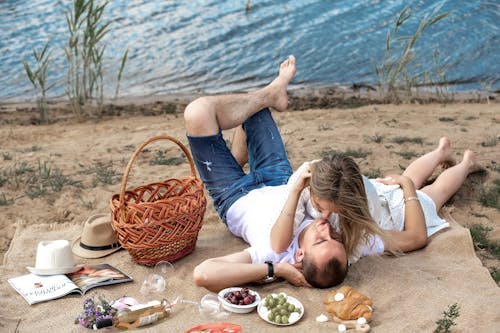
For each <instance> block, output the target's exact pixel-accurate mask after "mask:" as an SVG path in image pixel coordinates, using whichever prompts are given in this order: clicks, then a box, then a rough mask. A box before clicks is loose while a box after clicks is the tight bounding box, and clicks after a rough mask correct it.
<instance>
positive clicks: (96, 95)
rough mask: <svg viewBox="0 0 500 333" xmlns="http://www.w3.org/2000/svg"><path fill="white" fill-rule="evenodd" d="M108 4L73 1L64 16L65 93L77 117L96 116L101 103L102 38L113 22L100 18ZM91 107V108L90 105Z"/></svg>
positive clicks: (100, 109) (122, 65)
mask: <svg viewBox="0 0 500 333" xmlns="http://www.w3.org/2000/svg"><path fill="white" fill-rule="evenodd" d="M108 3H109V1H104V2H103V3H102V4H97V2H96V1H94V0H74V1H73V6H72V10H68V11H66V13H65V16H66V22H67V26H68V32H69V38H68V44H67V46H66V47H64V53H65V55H66V60H67V62H68V73H67V89H66V94H67V96H68V98H69V100H70V103H71V107H72V109H73V111H74V113H75V114H76V115H77V116H82V115H84V114H85V115H88V116H98V117H100V116H101V115H102V112H103V100H104V54H105V50H106V45H104V44H103V39H104V37H105V36H106V35H107V34H108V33H109V31H110V25H111V23H112V22H113V21H114V20H110V21H105V20H104V19H103V14H104V10H105V9H106V6H107V5H108ZM127 57H128V50H127V51H126V52H125V53H124V55H123V56H122V59H121V66H120V70H119V72H118V83H117V86H116V90H115V98H116V97H117V96H118V91H119V83H120V80H121V78H122V74H123V70H124V68H125V63H126V61H127ZM93 104H94V105H93Z"/></svg>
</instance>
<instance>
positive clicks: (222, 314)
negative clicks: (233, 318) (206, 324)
mask: <svg viewBox="0 0 500 333" xmlns="http://www.w3.org/2000/svg"><path fill="white" fill-rule="evenodd" d="M198 311H199V312H200V315H201V316H202V317H205V318H207V319H219V320H221V319H225V318H227V317H228V316H229V312H227V311H225V310H224V309H223V308H222V304H221V303H220V301H219V296H218V295H216V294H213V293H208V294H206V295H205V296H203V297H202V298H201V300H200V303H199V304H198Z"/></svg>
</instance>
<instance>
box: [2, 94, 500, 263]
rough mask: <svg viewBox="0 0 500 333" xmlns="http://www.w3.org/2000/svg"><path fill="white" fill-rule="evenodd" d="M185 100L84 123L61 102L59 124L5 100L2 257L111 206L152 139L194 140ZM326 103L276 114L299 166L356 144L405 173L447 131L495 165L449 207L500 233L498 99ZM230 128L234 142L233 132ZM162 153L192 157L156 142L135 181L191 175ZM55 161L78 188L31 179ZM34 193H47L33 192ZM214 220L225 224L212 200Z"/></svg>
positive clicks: (377, 164)
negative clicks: (43, 228) (490, 199)
mask: <svg viewBox="0 0 500 333" xmlns="http://www.w3.org/2000/svg"><path fill="white" fill-rule="evenodd" d="M185 100H186V98H184V99H182V98H181V99H179V100H175V101H174V102H178V103H171V101H163V102H155V101H151V100H149V101H139V102H138V103H128V104H127V103H125V104H123V105H117V106H115V108H114V109H113V110H115V111H116V112H115V113H116V114H118V115H115V116H106V117H104V118H102V119H100V120H99V121H97V120H77V119H75V118H74V117H72V115H71V112H70V111H69V110H68V109H67V108H64V107H61V106H57V107H56V105H55V104H52V105H51V119H52V120H57V121H55V122H54V123H52V124H49V125H32V124H33V123H37V113H36V110H34V109H33V108H32V107H31V108H29V107H28V108H27V106H26V105H23V104H12V103H11V104H5V103H4V104H3V105H2V104H0V128H1V130H0V142H1V144H0V154H1V155H0V161H1V162H0V184H1V186H0V201H1V202H2V203H3V204H6V205H2V206H1V207H0V209H1V211H0V228H1V230H2V233H1V235H0V254H4V253H5V251H7V249H8V246H9V243H10V241H11V239H12V237H13V235H14V231H15V230H14V223H15V222H16V221H17V220H19V219H22V220H24V221H26V222H27V223H31V224H36V223H64V222H68V221H75V222H79V223H80V222H82V221H84V220H85V219H86V218H87V217H88V216H89V215H90V214H92V213H96V212H107V211H108V203H109V199H110V197H111V195H112V194H114V193H119V191H120V179H121V176H122V174H123V171H124V170H125V166H126V164H127V162H128V161H129V159H130V157H131V156H132V154H133V152H134V150H135V149H136V148H137V147H138V146H139V145H140V144H141V143H142V142H143V141H145V140H146V139H147V138H149V137H152V136H155V135H160V134H167V135H170V136H173V137H175V138H177V139H179V140H180V141H182V142H183V143H184V144H187V140H186V138H185V134H184V125H183V117H182V113H181V111H182V109H183V103H184V101H185ZM179 101H180V102H179ZM299 101H300V100H299ZM319 102H321V101H319ZM317 104H322V103H317ZM324 104H325V105H326V106H325V107H324V108H316V107H314V105H312V106H311V105H309V104H307V103H302V104H301V103H297V100H296V101H295V103H294V104H292V106H291V110H290V111H289V112H285V113H281V114H278V113H274V116H275V119H276V121H277V123H278V124H279V127H280V129H281V132H282V135H283V138H284V142H285V144H286V147H287V151H288V153H289V157H290V160H291V162H292V166H293V167H298V166H299V165H300V164H301V163H302V162H303V161H305V160H311V159H314V158H318V156H320V155H321V154H322V153H323V152H326V151H329V150H337V151H347V150H349V151H351V152H356V153H364V154H365V155H366V156H364V157H357V158H356V160H357V161H358V162H359V164H360V167H361V169H362V170H363V172H365V173H367V174H369V175H375V174H378V175H383V174H386V173H389V172H391V173H393V172H396V173H401V172H402V169H404V167H406V166H407V165H408V164H409V162H410V160H408V159H406V158H405V157H403V156H401V155H400V154H410V155H411V154H412V153H415V154H417V155H420V154H423V153H425V152H427V151H430V150H431V149H433V148H434V147H435V145H436V144H437V142H438V140H439V138H440V137H441V136H448V137H449V138H450V139H451V142H452V148H453V150H454V152H455V153H454V156H455V158H456V159H457V160H460V159H461V156H462V153H463V151H464V150H465V149H466V148H470V149H472V150H473V151H475V152H476V153H477V156H478V159H479V161H480V162H481V164H482V165H484V166H485V167H486V170H487V172H486V173H484V174H482V175H474V176H471V177H469V179H468V180H467V182H466V184H465V185H464V186H463V188H462V190H461V191H460V192H459V193H458V194H457V195H456V196H455V197H454V198H452V200H450V203H449V204H448V205H449V206H452V209H453V211H454V216H455V218H456V220H457V222H458V223H460V224H462V225H464V226H469V225H472V224H482V225H484V226H487V227H490V228H492V231H491V232H490V233H489V237H490V239H493V240H499V239H500V218H499V217H500V212H499V210H497V209H496V208H489V207H485V206H483V205H482V204H481V203H480V202H479V197H480V193H481V190H480V189H481V188H484V187H485V186H492V184H493V181H495V180H496V181H497V182H498V180H499V178H500V174H499V172H500V165H499V164H498V163H500V149H499V145H500V125H499V123H500V104H499V103H498V102H493V103H491V104H487V103H451V104H424V105H420V104H401V105H391V104H372V105H364V106H360V107H356V106H354V105H355V104H356V103H352V104H353V105H352V106H351V107H350V108H345V105H344V107H342V108H336V107H333V106H331V104H328V102H325V103H324ZM299 109H300V110H299ZM226 134H228V136H227V138H228V139H229V138H230V134H231V133H230V131H228V133H226ZM397 137H402V138H410V139H414V138H421V139H422V141H423V142H422V143H421V144H420V143H412V142H407V143H402V144H398V143H395V142H394V139H395V138H397ZM158 154H164V157H165V158H169V157H183V154H182V152H181V151H180V150H179V149H176V148H175V146H174V145H173V144H172V143H169V142H158V143H154V144H152V145H150V146H148V147H147V148H146V149H145V150H144V151H143V152H142V153H141V154H140V155H139V158H138V159H137V160H136V162H135V164H134V168H133V170H132V172H131V174H130V175H129V181H128V183H127V186H129V187H131V186H137V185H141V184H145V183H150V182H154V181H157V180H161V179H165V178H171V177H172V178H178V177H181V176H185V175H188V173H189V169H188V165H187V163H186V160H185V159H184V162H183V163H182V164H180V165H177V166H171V165H154V164H152V161H154V160H155V158H156V159H157V157H159V156H160V155H158ZM49 168H50V175H51V176H50V177H49V178H51V179H53V180H54V179H58V180H63V179H64V177H62V176H66V178H65V179H66V180H67V181H68V182H74V183H75V185H68V184H67V185H64V186H63V187H62V189H60V190H57V188H54V185H53V184H52V185H51V184H49V183H47V182H46V183H44V185H40V184H42V183H43V182H42V181H40V180H36V179H34V178H30V177H33V176H41V174H42V173H43V172H42V171H43V170H45V171H46V172H48V171H49V170H48V169H49ZM23 171H24V173H23ZM58 172H59V176H58V177H55V175H57V173H58ZM61 174H62V176H61ZM99 177H100V178H99ZM106 181H109V182H110V184H107V183H105V182H106ZM2 183H3V184H2ZM29 184H32V185H34V186H35V187H31V188H30V187H29V186H28V185H29ZM27 191H28V192H29V191H31V193H37V192H38V193H41V192H44V191H45V193H42V194H41V195H40V196H39V197H35V198H33V199H32V198H30V197H29V196H28V195H27V194H26V193H27ZM497 205H498V203H497ZM204 223H205V224H214V223H220V222H219V220H218V218H217V215H216V213H215V211H214V209H213V207H212V205H211V204H209V206H208V209H207V213H206V217H205V221H204ZM479 257H480V258H481V260H482V261H483V264H485V265H486V266H487V267H496V269H497V270H498V269H500V264H499V261H498V260H494V259H487V258H485V257H483V256H479Z"/></svg>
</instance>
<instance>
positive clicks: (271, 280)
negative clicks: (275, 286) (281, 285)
mask: <svg viewBox="0 0 500 333" xmlns="http://www.w3.org/2000/svg"><path fill="white" fill-rule="evenodd" d="M275 280H276V277H275V276H266V277H265V278H264V283H270V282H273V281H275Z"/></svg>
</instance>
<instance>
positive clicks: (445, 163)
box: [437, 136, 456, 169]
mask: <svg viewBox="0 0 500 333" xmlns="http://www.w3.org/2000/svg"><path fill="white" fill-rule="evenodd" d="M437 150H438V151H439V153H440V154H441V167H442V168H443V169H448V168H450V167H452V166H454V165H455V164H456V161H455V159H454V158H453V156H452V154H451V143H450V139H448V138H447V137H445V136H443V137H442V138H441V139H439V145H438V147H437Z"/></svg>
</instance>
